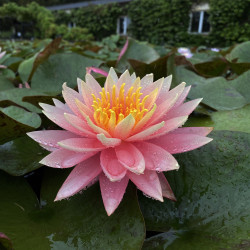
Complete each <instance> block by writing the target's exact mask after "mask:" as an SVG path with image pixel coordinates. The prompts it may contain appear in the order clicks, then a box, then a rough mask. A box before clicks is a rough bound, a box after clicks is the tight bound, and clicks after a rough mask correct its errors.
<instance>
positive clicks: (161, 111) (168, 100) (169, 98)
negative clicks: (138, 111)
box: [149, 83, 185, 124]
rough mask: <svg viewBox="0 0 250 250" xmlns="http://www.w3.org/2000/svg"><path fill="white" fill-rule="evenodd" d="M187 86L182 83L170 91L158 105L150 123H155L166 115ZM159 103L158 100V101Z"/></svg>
mask: <svg viewBox="0 0 250 250" xmlns="http://www.w3.org/2000/svg"><path fill="white" fill-rule="evenodd" d="M184 87H185V83H182V84H180V85H178V86H177V87H175V88H174V89H172V90H171V91H169V92H168V93H167V94H166V96H165V101H163V102H162V103H161V104H159V105H158V107H157V109H156V111H155V113H154V115H153V116H152V118H151V120H150V122H149V124H154V123H155V122H157V121H158V120H159V119H161V118H162V117H164V115H165V114H166V113H167V112H168V111H169V110H170V109H171V108H172V107H173V105H174V104H175V102H176V100H177V99H178V97H179V96H180V94H181V93H182V92H183V90H184ZM156 104H157V102H156Z"/></svg>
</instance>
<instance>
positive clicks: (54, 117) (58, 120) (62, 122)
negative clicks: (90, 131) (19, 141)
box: [43, 111, 85, 136]
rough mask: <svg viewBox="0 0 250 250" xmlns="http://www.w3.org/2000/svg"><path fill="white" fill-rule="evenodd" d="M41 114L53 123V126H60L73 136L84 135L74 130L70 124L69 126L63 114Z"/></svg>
mask: <svg viewBox="0 0 250 250" xmlns="http://www.w3.org/2000/svg"><path fill="white" fill-rule="evenodd" d="M43 113H44V114H45V115H46V116H47V117H48V118H49V119H50V120H51V121H53V122H54V123H55V124H57V125H58V126H60V127H61V128H63V129H65V130H68V131H70V132H72V133H74V134H77V135H81V136H85V133H84V132H82V131H80V130H79V129H76V128H75V127H73V126H72V125H71V124H69V123H68V122H67V121H66V119H65V117H64V115H63V113H61V114H60V113H51V112H45V111H43Z"/></svg>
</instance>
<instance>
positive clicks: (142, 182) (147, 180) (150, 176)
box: [127, 170, 163, 202]
mask: <svg viewBox="0 0 250 250" xmlns="http://www.w3.org/2000/svg"><path fill="white" fill-rule="evenodd" d="M127 176H128V177H129V179H130V180H131V181H132V182H133V183H134V184H135V185H136V186H137V188H139V189H140V190H141V191H142V192H143V193H144V194H146V195H149V196H150V197H152V198H154V199H156V200H159V201H162V202H163V198H162V190H161V184H160V181H159V178H158V175H157V173H156V172H155V171H150V170H145V171H144V174H140V175H137V174H134V173H131V172H127Z"/></svg>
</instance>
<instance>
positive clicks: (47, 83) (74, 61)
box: [31, 53, 102, 94]
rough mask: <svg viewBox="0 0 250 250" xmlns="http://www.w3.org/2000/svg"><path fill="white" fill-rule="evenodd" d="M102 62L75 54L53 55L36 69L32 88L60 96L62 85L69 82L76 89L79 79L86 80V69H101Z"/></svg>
mask: <svg viewBox="0 0 250 250" xmlns="http://www.w3.org/2000/svg"><path fill="white" fill-rule="evenodd" d="M101 63H102V61H100V60H97V59H91V58H87V57H84V56H81V55H78V54H75V53H64V54H63V53H62V54H55V55H51V56H50V57H49V58H48V60H46V61H45V62H43V63H42V64H40V65H39V66H38V68H37V69H36V71H35V73H34V75H33V77H32V81H31V88H32V89H34V90H39V91H43V92H45V93H48V94H59V93H61V91H62V84H63V83H64V82H67V85H68V86H69V87H71V88H74V87H76V85H77V77H79V78H81V79H84V78H85V74H86V67H89V66H95V67H99V65H100V64H101Z"/></svg>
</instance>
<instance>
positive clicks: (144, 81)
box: [141, 74, 154, 93]
mask: <svg viewBox="0 0 250 250" xmlns="http://www.w3.org/2000/svg"><path fill="white" fill-rule="evenodd" d="M153 81H154V75H153V74H147V75H145V76H144V77H143V78H142V79H141V87H142V89H141V92H142V93H144V89H146V88H147V86H148V85H150V84H152V83H153Z"/></svg>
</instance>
